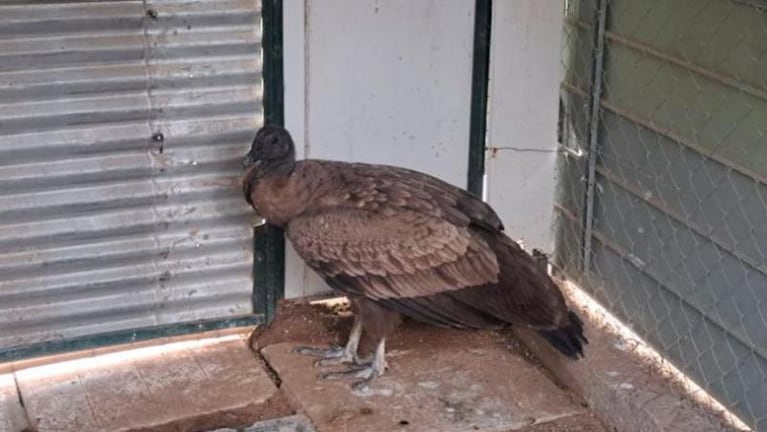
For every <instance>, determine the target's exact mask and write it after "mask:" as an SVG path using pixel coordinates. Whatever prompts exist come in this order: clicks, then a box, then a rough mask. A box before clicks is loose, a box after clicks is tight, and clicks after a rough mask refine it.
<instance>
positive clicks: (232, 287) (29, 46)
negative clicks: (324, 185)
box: [0, 0, 262, 348]
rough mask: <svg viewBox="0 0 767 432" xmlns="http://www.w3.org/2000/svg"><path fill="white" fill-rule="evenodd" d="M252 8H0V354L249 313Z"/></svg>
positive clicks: (173, 2) (255, 63)
mask: <svg viewBox="0 0 767 432" xmlns="http://www.w3.org/2000/svg"><path fill="white" fill-rule="evenodd" d="M259 9H260V4H259V2H258V1H257V0H206V1H187V0H162V1H159V0H158V1H151V0H150V1H99V2H93V1H82V2H74V1H72V2H60V1H51V2H37V1H30V2H13V4H12V3H9V2H3V3H2V5H0V348H4V347H5V348H7V347H11V346H17V345H23V344H29V343H35V342H42V341H50V340H56V339H61V338H68V337H73V336H79V335H88V334H95V333H101V332H107V331H114V330H122V329H130V328H137V327H145V326H153V325H159V324H167V323H177V322H184V321H190V320H198V319H208V318H220V317H231V316H236V315H245V314H250V313H252V305H251V293H252V276H251V272H252V245H251V242H252V229H251V225H250V222H252V221H251V220H249V219H250V218H251V212H249V211H248V209H247V206H246V204H245V203H244V201H243V200H242V198H241V193H240V187H239V176H240V174H241V172H240V171H241V168H240V165H239V160H240V159H241V156H242V155H243V154H244V153H245V152H246V149H247V148H248V146H249V143H250V140H251V139H252V137H253V135H254V133H255V130H256V128H257V127H258V126H259V125H260V123H261V95H262V91H261V56H260V41H261V30H260V10H259Z"/></svg>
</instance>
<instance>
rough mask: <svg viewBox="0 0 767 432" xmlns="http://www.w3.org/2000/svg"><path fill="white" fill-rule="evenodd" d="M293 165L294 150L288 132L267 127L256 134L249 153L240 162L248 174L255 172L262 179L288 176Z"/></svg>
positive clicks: (275, 127)
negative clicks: (272, 176)
mask: <svg viewBox="0 0 767 432" xmlns="http://www.w3.org/2000/svg"><path fill="white" fill-rule="evenodd" d="M295 163H296V150H295V146H294V145H293V139H292V138H291V137H290V134H289V133H288V131H287V130H285V129H284V128H282V127H279V126H272V125H267V126H264V127H262V128H261V129H259V131H258V133H256V137H255V138H254V139H253V144H251V146H250V151H249V152H248V154H247V155H245V158H244V159H243V160H242V167H243V168H244V169H245V170H246V171H248V173H250V172H252V171H255V174H256V176H258V177H262V176H265V175H269V174H276V175H287V174H290V173H291V172H292V171H293V167H294V166H295Z"/></svg>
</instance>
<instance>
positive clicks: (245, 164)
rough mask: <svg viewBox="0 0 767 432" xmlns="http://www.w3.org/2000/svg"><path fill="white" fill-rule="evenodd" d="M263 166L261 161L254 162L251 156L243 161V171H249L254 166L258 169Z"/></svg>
mask: <svg viewBox="0 0 767 432" xmlns="http://www.w3.org/2000/svg"><path fill="white" fill-rule="evenodd" d="M259 165H261V160H260V159H257V160H255V161H254V160H253V158H252V157H251V156H250V155H247V156H245V158H243V159H242V169H244V170H247V169H248V168H250V167H252V166H256V167H258V166H259Z"/></svg>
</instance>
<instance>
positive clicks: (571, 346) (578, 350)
mask: <svg viewBox="0 0 767 432" xmlns="http://www.w3.org/2000/svg"><path fill="white" fill-rule="evenodd" d="M568 317H569V318H570V324H568V325H566V326H564V327H560V328H558V329H556V330H538V334H540V335H541V336H543V337H544V339H546V341H548V342H549V343H550V344H551V345H552V346H553V347H554V348H556V349H557V350H558V351H559V352H561V353H562V354H564V355H566V356H568V357H570V358H572V359H578V357H583V345H584V344H587V343H589V341H588V339H586V336H584V335H583V321H581V319H580V318H578V315H576V314H575V313H574V312H572V311H570V313H569V314H568Z"/></svg>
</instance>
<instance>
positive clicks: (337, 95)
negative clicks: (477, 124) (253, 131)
mask: <svg viewBox="0 0 767 432" xmlns="http://www.w3.org/2000/svg"><path fill="white" fill-rule="evenodd" d="M283 13H284V20H285V22H284V28H285V34H284V40H285V74H286V77H285V81H286V82H285V91H286V93H285V104H286V106H285V109H286V126H287V128H288V129H289V130H290V131H291V133H292V134H293V136H294V138H295V141H296V144H297V146H298V147H299V152H298V153H299V157H310V158H322V159H340V160H348V161H362V162H375V163H383V164H395V165H401V166H405V167H410V168H416V169H419V170H422V171H425V172H428V173H430V174H433V175H436V176H438V177H440V178H442V179H444V180H447V181H449V182H452V183H454V184H456V185H459V186H462V187H465V186H466V179H467V168H468V160H467V159H468V137H469V109H470V98H471V62H472V43H473V31H474V29H473V27H474V2H473V1H469V0H314V1H301V0H286V1H285V2H284V11H283ZM326 289H327V288H326V286H325V284H324V282H322V281H321V280H319V278H318V277H317V276H316V275H314V274H313V273H312V272H311V271H310V270H308V269H306V268H305V266H304V265H303V264H302V263H301V261H300V259H299V258H298V257H297V256H296V255H295V252H294V251H293V250H292V249H291V248H290V247H288V252H287V263H286V287H285V291H286V297H297V296H304V295H310V294H314V293H317V292H320V291H323V290H326Z"/></svg>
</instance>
